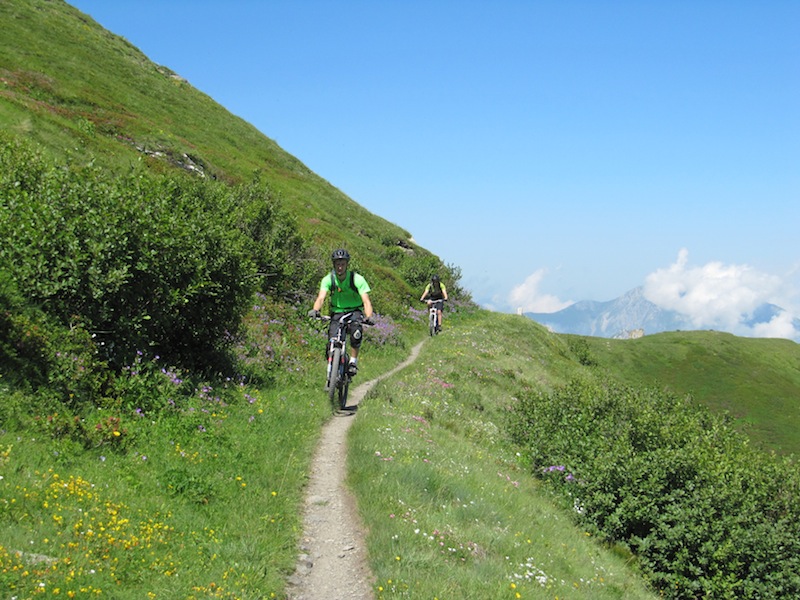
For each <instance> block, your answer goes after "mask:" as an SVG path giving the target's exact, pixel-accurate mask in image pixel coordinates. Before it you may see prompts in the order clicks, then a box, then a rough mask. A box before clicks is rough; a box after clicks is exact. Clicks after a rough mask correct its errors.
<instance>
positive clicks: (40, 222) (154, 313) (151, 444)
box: [0, 0, 800, 600]
mask: <svg viewBox="0 0 800 600" xmlns="http://www.w3.org/2000/svg"><path fill="white" fill-rule="evenodd" d="M0 19H1V20H2V22H3V29H2V33H0V128H2V131H0V239H2V240H3V244H2V245H0V586H1V587H2V589H3V590H8V594H9V596H10V597H13V598H19V599H27V598H37V597H50V596H58V597H67V598H77V597H97V598H115V599H120V600H126V599H131V600H132V599H137V600H138V599H141V598H153V599H156V598H164V599H172V598H187V599H199V598H224V599H230V600H233V599H239V598H241V599H251V598H252V599H255V598H283V597H285V595H286V594H285V581H286V578H287V577H288V576H289V575H290V574H291V572H292V570H293V568H294V564H295V559H296V555H297V544H298V540H299V539H300V536H301V533H302V532H301V527H302V522H301V510H302V499H303V493H304V486H305V483H306V480H307V477H308V473H309V466H310V461H311V456H312V452H313V449H314V447H315V445H316V441H317V438H318V436H319V433H320V428H321V427H322V425H323V424H324V423H325V422H326V420H327V419H328V418H330V414H331V407H330V406H329V404H328V400H327V396H326V395H325V394H324V393H323V391H322V379H323V364H324V363H323V352H324V337H325V329H326V328H325V326H324V324H322V323H321V322H318V321H312V320H309V319H307V318H306V317H305V314H306V311H307V310H308V308H309V307H310V304H311V301H312V298H313V296H314V295H315V288H316V287H317V285H318V282H319V279H320V278H321V277H322V276H324V275H325V274H326V273H327V272H328V270H329V268H330V261H329V256H330V252H331V250H332V249H333V248H335V247H337V246H347V247H348V249H349V250H350V252H351V254H353V256H354V260H353V263H352V267H353V268H354V269H356V270H358V271H359V272H361V273H363V274H364V275H365V276H366V278H367V279H368V281H370V283H371V284H372V287H373V294H372V297H373V303H374V305H375V307H376V309H377V311H378V315H377V317H376V326H375V327H370V328H368V329H367V330H366V335H367V342H366V344H365V347H364V351H363V360H362V361H360V363H361V369H360V374H359V378H361V380H362V381H365V380H369V379H371V378H373V377H375V376H377V375H378V374H380V373H383V372H385V371H387V370H389V369H390V368H391V367H393V366H394V365H396V364H397V363H398V362H399V361H400V360H401V359H403V358H404V357H405V356H406V355H407V353H408V351H409V348H410V347H411V345H412V344H413V343H415V342H417V341H419V340H421V339H423V338H424V337H426V332H425V313H424V312H423V311H421V310H417V309H416V308H415V305H416V304H418V303H417V302H416V298H418V297H419V294H420V293H421V288H422V285H424V283H425V282H426V281H427V280H428V278H429V277H430V275H431V274H432V273H434V272H435V273H438V274H440V275H441V276H442V279H443V281H444V282H445V283H446V284H447V286H448V290H449V291H450V295H451V299H452V301H451V302H449V303H448V305H447V308H448V315H447V320H446V322H445V326H446V327H445V332H444V333H443V334H442V335H441V336H439V337H435V338H430V339H428V340H427V342H426V344H425V346H424V349H423V352H422V354H421V357H420V359H419V360H418V361H417V362H416V363H415V364H413V365H412V366H410V367H408V368H406V369H405V370H403V371H401V372H400V373H398V374H396V375H395V376H393V377H392V378H391V379H388V380H384V381H383V382H381V383H380V384H378V385H377V386H376V387H375V388H374V389H373V390H372V392H371V393H370V395H369V396H368V397H367V398H366V399H365V400H364V402H363V408H362V409H361V410H359V413H358V418H357V420H356V421H355V424H354V427H353V429H352V430H351V433H352V439H351V445H350V451H349V455H348V457H349V458H348V468H349V484H350V485H351V486H352V487H353V489H354V490H355V492H356V495H357V497H358V500H359V507H360V510H361V513H362V516H363V518H364V521H365V522H366V524H367V525H368V529H369V539H368V544H369V555H370V561H371V564H372V568H373V570H374V573H375V576H376V581H375V587H374V590H375V596H376V597H377V598H392V597H397V598H476V599H478V598H480V599H483V598H550V599H552V598H600V599H603V598H626V599H627V598H649V597H656V596H660V597H664V598H675V599H679V598H680V599H683V598H686V599H689V598H692V599H694V598H701V597H702V598H737V599H738V598H767V597H776V598H778V597H794V596H797V595H799V594H800V582H799V581H798V573H799V572H800V565H798V562H797V561H798V559H797V558H796V557H797V556H800V548H799V547H798V544H799V543H800V542H799V540H800V531H799V530H798V523H800V514H798V512H799V509H798V498H800V490H799V489H798V470H797V465H796V463H795V461H794V458H793V454H792V453H796V452H797V450H798V449H800V433H798V432H800V428H798V426H797V425H798V420H800V415H798V412H797V406H796V398H797V397H798V389H800V375H798V365H799V364H800V360H798V350H797V348H798V346H797V345H796V344H793V343H791V342H784V341H779V340H745V339H741V338H735V337H733V336H726V335H723V334H716V333H713V332H706V333H700V332H685V333H674V334H661V335H657V336H649V337H645V338H643V339H641V340H631V341H611V340H600V339H593V338H580V337H576V336H558V335H554V334H550V333H548V332H547V331H545V330H544V329H543V328H542V327H540V326H538V325H537V324H535V323H533V322H532V321H529V320H526V319H524V318H521V317H516V316H510V315H496V314H492V313H488V312H486V311H482V310H478V309H477V308H476V307H474V306H473V305H472V303H471V301H470V298H469V293H468V291H467V290H464V289H463V288H462V287H461V285H460V281H459V280H460V270H459V268H458V267H457V266H454V265H447V264H443V263H442V261H441V260H440V259H439V258H438V257H436V256H434V255H432V254H431V253H430V252H428V251H426V250H425V249H424V248H420V247H418V246H417V245H416V244H414V243H413V242H412V241H411V239H410V235H409V234H408V232H406V231H404V230H402V229H401V228H399V227H397V226H395V225H394V224H391V223H388V222H386V221H385V220H383V219H381V218H380V217H378V216H376V215H372V214H371V213H369V212H368V211H366V210H365V209H363V207H360V206H358V205H357V204H356V203H355V202H353V201H352V200H351V199H349V198H347V197H346V196H345V195H344V194H343V193H342V192H341V191H339V190H336V189H335V188H334V187H333V186H331V185H330V184H329V183H327V182H325V181H323V180H322V179H321V178H319V177H318V176H316V175H315V174H313V173H311V172H310V171H308V169H307V168H305V167H304V166H303V165H302V163H300V162H299V161H298V160H297V159H295V158H294V157H291V156H290V155H288V154H286V153H285V152H283V151H282V150H281V149H280V148H279V147H278V146H277V145H276V144H275V143H274V142H273V141H271V140H269V139H268V138H266V137H265V136H263V135H262V134H261V133H259V132H258V131H256V130H255V129H254V128H253V127H252V126H250V125H249V124H247V123H245V122H243V121H241V119H237V118H236V117H233V116H232V115H230V114H229V113H227V111H225V110H224V109H223V108H222V107H220V106H219V105H217V104H216V103H214V102H213V101H212V100H211V99H209V98H208V97H206V96H205V95H203V94H201V93H199V92H197V90H194V89H193V88H192V87H191V85H189V84H188V83H187V82H185V81H183V80H181V79H180V78H179V77H176V76H175V74H174V73H172V72H171V71H170V70H169V69H167V68H165V67H161V66H159V65H155V64H153V63H152V62H151V61H149V60H148V59H147V58H146V57H145V56H143V55H142V54H141V53H140V52H139V51H138V50H136V49H135V48H133V47H132V46H131V45H130V44H129V43H127V42H126V41H125V40H122V39H121V38H119V37H117V36H115V35H113V34H111V33H109V32H106V31H104V30H102V28H100V27H99V26H98V25H97V24H96V23H94V22H93V21H92V20H91V19H89V18H88V17H86V16H85V15H82V14H81V13H79V12H78V11H76V10H74V9H73V8H72V7H70V6H69V5H68V4H66V3H64V2H62V1H61V0H6V1H4V2H0ZM742 431H743V432H744V433H742ZM745 436H747V437H745ZM769 449H774V450H776V451H778V452H779V453H780V454H779V455H776V454H772V453H770V452H768V451H767V450H769Z"/></svg>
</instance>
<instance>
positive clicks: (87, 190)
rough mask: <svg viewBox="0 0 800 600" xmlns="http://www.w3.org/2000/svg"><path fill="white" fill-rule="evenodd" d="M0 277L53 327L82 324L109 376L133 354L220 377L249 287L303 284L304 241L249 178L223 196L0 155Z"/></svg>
mask: <svg viewBox="0 0 800 600" xmlns="http://www.w3.org/2000/svg"><path fill="white" fill-rule="evenodd" d="M0 171H2V176H0V193H2V197H0V236H2V237H3V239H4V240H6V241H7V243H6V244H4V245H3V247H2V248H0V270H5V271H6V272H12V271H11V269H10V266H11V265H13V267H14V268H13V274H14V275H13V279H14V282H13V283H14V284H15V286H16V289H18V290H20V291H21V292H23V295H24V298H25V301H26V302H27V303H29V304H33V305H37V306H41V308H42V310H43V311H44V312H45V313H46V314H48V315H52V316H53V317H55V319H57V320H58V322H60V323H61V324H62V325H63V326H65V327H69V326H72V325H74V324H75V323H76V322H79V323H83V324H84V326H85V328H86V330H88V331H90V332H91V333H92V334H93V335H95V336H96V340H97V342H98V344H99V346H100V347H101V348H102V350H103V352H104V355H105V356H106V357H107V359H108V360H109V361H110V362H111V364H112V365H113V366H115V367H116V368H117V369H119V368H121V367H122V366H123V365H126V364H130V362H131V361H132V360H133V359H134V358H135V353H136V352H137V351H140V350H145V351H147V352H148V353H149V354H151V355H155V354H159V355H161V356H163V357H164V358H165V359H167V361H168V362H170V363H172V364H178V365H181V366H184V367H187V368H193V369H205V370H213V371H221V370H225V368H226V367H225V365H226V361H227V360H228V358H227V357H228V356H229V355H228V350H229V348H230V346H231V344H232V340H233V339H234V337H235V334H236V332H237V331H238V329H239V327H240V323H241V319H242V316H243V315H244V313H245V312H246V311H247V310H248V308H249V306H250V301H251V298H252V294H253V292H254V291H255V290H256V289H258V288H259V287H261V288H262V289H268V290H270V291H271V292H272V293H275V294H277V295H284V296H286V295H290V294H291V293H292V286H293V285H296V281H295V279H300V280H301V281H302V280H305V279H307V275H306V274H305V273H304V268H305V267H304V266H303V265H304V262H303V252H304V242H303V240H302V238H301V237H300V236H299V234H298V233H297V230H296V226H295V224H294V222H293V220H292V219H291V218H290V217H289V216H288V215H287V214H285V213H284V212H283V211H282V209H281V208H280V206H279V205H278V204H277V201H276V200H275V199H274V198H272V197H271V195H270V192H269V190H268V189H267V188H266V187H265V186H264V185H262V184H260V183H259V182H258V181H257V180H256V181H254V182H253V183H251V184H249V185H246V186H241V187H238V188H231V187H229V186H227V185H224V184H221V183H215V182H207V181H201V180H192V179H189V178H186V177H182V176H176V177H174V178H168V177H156V176H151V175H147V174H145V173H144V172H139V171H136V170H134V171H132V172H131V173H129V174H128V175H126V176H124V177H119V178H113V177H110V176H108V175H107V174H105V173H104V172H101V171H100V170H99V169H92V168H88V169H83V170H77V169H72V168H58V167H55V166H49V165H46V164H45V162H44V159H42V158H41V157H40V156H38V155H37V154H36V153H35V152H34V151H33V150H31V149H30V148H28V147H25V146H21V145H19V144H18V143H16V142H5V144H3V145H2V148H1V149H0Z"/></svg>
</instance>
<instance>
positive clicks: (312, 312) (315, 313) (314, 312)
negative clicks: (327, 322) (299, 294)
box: [308, 308, 319, 319]
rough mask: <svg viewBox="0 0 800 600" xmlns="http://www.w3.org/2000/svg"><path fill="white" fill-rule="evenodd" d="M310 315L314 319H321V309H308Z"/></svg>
mask: <svg viewBox="0 0 800 600" xmlns="http://www.w3.org/2000/svg"><path fill="white" fill-rule="evenodd" d="M308 316H309V317H311V318H312V319H319V311H318V310H316V309H314V308H312V309H311V310H310V311H308Z"/></svg>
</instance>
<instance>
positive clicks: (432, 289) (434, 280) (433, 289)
mask: <svg viewBox="0 0 800 600" xmlns="http://www.w3.org/2000/svg"><path fill="white" fill-rule="evenodd" d="M426 299H427V300H426ZM419 300H420V302H426V301H427V303H428V304H433V305H434V306H436V316H437V317H438V319H439V320H438V323H439V324H438V325H437V326H436V329H437V331H441V330H442V308H444V301H445V300H447V288H446V287H445V286H444V284H443V283H442V282H441V281H439V276H438V275H434V276H433V277H431V282H430V283H429V284H428V285H426V286H425V291H424V292H422V297H421V298H420V299H419Z"/></svg>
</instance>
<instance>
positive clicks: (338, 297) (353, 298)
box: [308, 249, 372, 375]
mask: <svg viewBox="0 0 800 600" xmlns="http://www.w3.org/2000/svg"><path fill="white" fill-rule="evenodd" d="M331 260H333V270H332V271H331V272H330V274H328V275H325V277H323V278H322V280H321V281H320V283H319V295H317V299H316V300H315V301H314V307H313V308H312V309H311V310H310V311H308V316H309V317H316V318H319V316H320V312H319V311H320V310H321V309H322V306H323V304H324V303H325V298H326V297H327V296H328V293H330V295H331V300H330V312H331V324H330V327H329V328H328V337H329V338H331V337H333V336H335V335H336V327H337V326H338V321H337V317H339V316H341V315H342V314H343V313H349V312H355V313H356V315H355V317H356V318H354V319H353V320H352V322H351V323H350V325H349V326H348V328H347V335H349V336H350V365H349V367H348V372H349V373H350V375H355V374H356V373H357V372H358V351H359V348H361V338H362V337H363V329H362V327H361V323H362V322H363V321H366V322H367V323H368V324H369V323H370V322H371V319H372V302H371V301H370V299H369V293H370V291H372V290H370V287H369V284H368V283H367V280H366V279H364V277H363V276H361V275H359V274H358V273H356V272H354V271H350V270H349V269H348V265H349V263H350V254H349V253H348V252H347V250H344V249H339V250H334V252H333V254H332V255H331Z"/></svg>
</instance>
